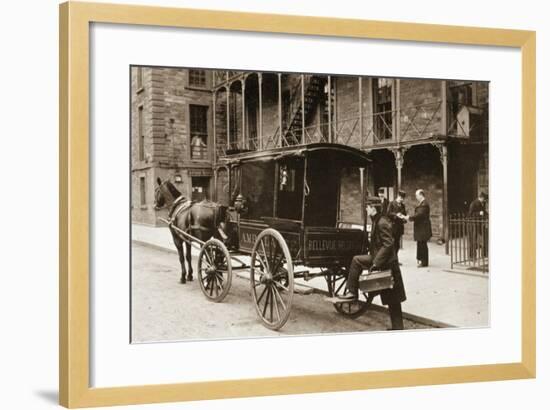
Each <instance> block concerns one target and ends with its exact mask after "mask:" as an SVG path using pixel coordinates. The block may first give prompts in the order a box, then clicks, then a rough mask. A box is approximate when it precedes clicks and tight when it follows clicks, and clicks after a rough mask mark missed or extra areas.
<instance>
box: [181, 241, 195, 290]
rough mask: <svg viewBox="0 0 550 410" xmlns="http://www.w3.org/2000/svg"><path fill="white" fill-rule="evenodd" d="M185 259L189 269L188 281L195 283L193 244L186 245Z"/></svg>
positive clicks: (187, 243)
mask: <svg viewBox="0 0 550 410" xmlns="http://www.w3.org/2000/svg"><path fill="white" fill-rule="evenodd" d="M185 253H186V254H185V257H186V259H187V267H188V274H187V280H188V281H193V265H192V263H191V242H186V243H185ZM182 264H183V262H182ZM182 275H183V273H182ZM182 277H183V276H182Z"/></svg>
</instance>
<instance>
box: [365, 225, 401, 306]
mask: <svg viewBox="0 0 550 410" xmlns="http://www.w3.org/2000/svg"><path fill="white" fill-rule="evenodd" d="M392 233H393V232H392V223H391V221H390V219H389V218H388V217H387V216H384V215H376V216H375V218H374V220H373V224H372V231H371V235H370V237H371V240H370V243H369V251H370V254H371V256H372V258H373V262H372V264H373V266H374V267H375V268H378V269H380V270H385V269H391V273H392V276H393V282H394V283H393V289H386V290H383V291H382V292H381V298H382V303H383V304H384V305H390V304H395V303H400V302H404V301H405V300H406V299H407V296H406V294H405V286H404V285H403V278H402V276H401V269H400V268H399V262H398V260H397V256H396V255H395V247H394V246H393V235H392Z"/></svg>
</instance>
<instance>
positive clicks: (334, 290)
mask: <svg viewBox="0 0 550 410" xmlns="http://www.w3.org/2000/svg"><path fill="white" fill-rule="evenodd" d="M325 278H326V281H327V285H328V291H329V293H330V296H331V297H338V296H341V295H345V294H346V293H348V287H347V284H348V276H347V272H346V273H340V272H338V273H334V274H332V275H327V276H326V277H325ZM374 296H375V295H373V294H372V293H371V294H368V293H365V292H363V297H364V300H363V299H361V297H360V298H359V300H356V301H353V302H341V303H340V302H338V303H334V304H333V306H334V309H336V311H337V312H338V313H340V314H342V315H344V316H347V317H349V318H351V319H357V318H358V317H359V316H361V315H362V314H363V313H365V312H366V311H367V310H368V308H369V306H370V305H371V303H372V300H373V299H374Z"/></svg>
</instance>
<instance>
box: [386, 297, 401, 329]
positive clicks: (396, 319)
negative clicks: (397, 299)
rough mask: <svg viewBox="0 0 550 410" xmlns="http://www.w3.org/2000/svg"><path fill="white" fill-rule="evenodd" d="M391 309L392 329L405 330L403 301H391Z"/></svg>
mask: <svg viewBox="0 0 550 410" xmlns="http://www.w3.org/2000/svg"><path fill="white" fill-rule="evenodd" d="M388 309H389V311H390V319H391V328H392V330H403V328H404V326H403V312H402V310H401V303H391V304H389V305H388Z"/></svg>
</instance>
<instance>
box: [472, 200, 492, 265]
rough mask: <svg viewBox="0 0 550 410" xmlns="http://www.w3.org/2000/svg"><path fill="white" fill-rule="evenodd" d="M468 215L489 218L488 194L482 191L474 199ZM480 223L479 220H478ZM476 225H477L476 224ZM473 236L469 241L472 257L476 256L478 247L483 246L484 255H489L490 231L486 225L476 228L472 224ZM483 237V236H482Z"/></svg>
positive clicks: (478, 218) (476, 217) (475, 217)
mask: <svg viewBox="0 0 550 410" xmlns="http://www.w3.org/2000/svg"><path fill="white" fill-rule="evenodd" d="M468 217H469V218H474V219H477V220H480V219H488V218H489V212H487V195H486V194H485V192H481V193H480V194H479V195H478V197H477V199H474V200H473V201H472V203H471V204H470V208H469V209H468ZM478 223H479V222H478ZM474 226H475V225H474ZM471 231H472V232H471V235H470V236H471V237H470V241H469V244H470V246H469V248H470V249H469V251H470V258H475V257H476V256H475V255H476V252H477V248H478V247H480V246H483V250H482V252H483V256H484V257H487V255H488V253H489V232H488V230H487V228H486V227H485V226H481V227H480V229H479V228H478V229H476V228H474V227H473V226H472V229H471ZM480 237H482V238H480Z"/></svg>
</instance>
